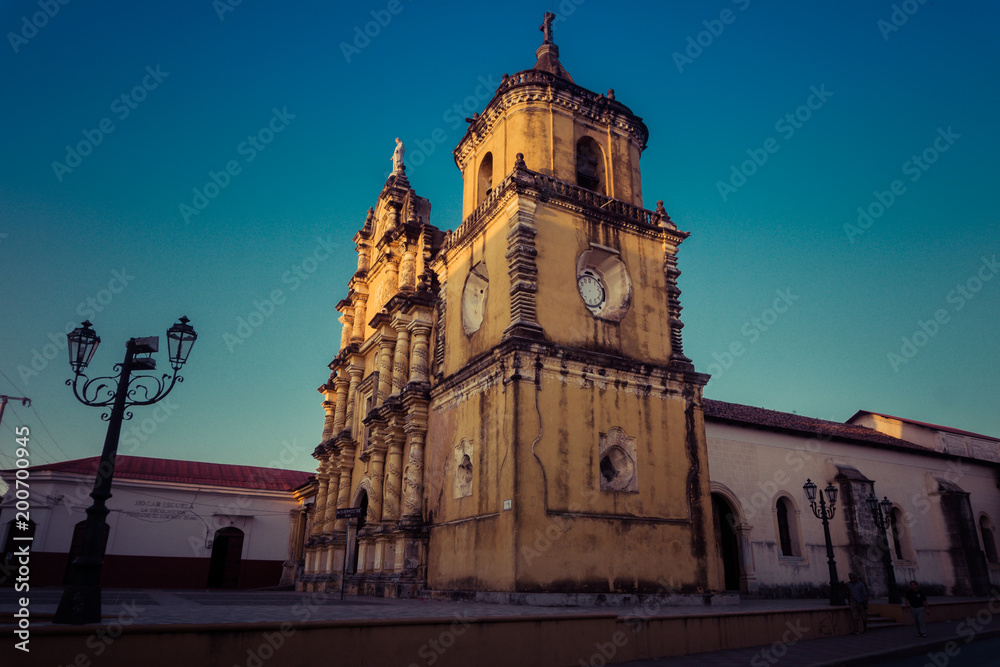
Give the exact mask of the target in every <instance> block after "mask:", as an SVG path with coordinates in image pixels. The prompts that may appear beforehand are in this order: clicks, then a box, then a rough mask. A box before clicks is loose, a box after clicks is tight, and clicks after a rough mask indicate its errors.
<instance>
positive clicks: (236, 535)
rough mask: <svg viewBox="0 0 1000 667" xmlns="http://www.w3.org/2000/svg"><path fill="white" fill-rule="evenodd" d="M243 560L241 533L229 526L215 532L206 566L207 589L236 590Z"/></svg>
mask: <svg viewBox="0 0 1000 667" xmlns="http://www.w3.org/2000/svg"><path fill="white" fill-rule="evenodd" d="M242 559H243V531H242V530H240V529H239V528H233V527H232V526H229V527H227V528H220V529H219V530H217V531H215V538H214V539H213V540H212V560H211V561H210V562H209V565H208V587H209V588H236V587H237V586H238V585H239V583H240V563H241V561H242Z"/></svg>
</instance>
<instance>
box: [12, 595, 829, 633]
mask: <svg viewBox="0 0 1000 667" xmlns="http://www.w3.org/2000/svg"><path fill="white" fill-rule="evenodd" d="M18 596H19V594H16V593H14V592H13V589H10V588H6V589H0V625H4V624H8V623H10V618H11V616H10V615H11V614H12V613H13V612H14V611H15V610H16V609H17V598H18ZM61 596H62V589H60V588H42V589H34V590H32V591H31V594H30V600H31V603H30V607H29V608H30V611H31V614H32V616H33V617H34V619H35V622H37V623H38V624H44V623H47V622H48V621H49V619H50V618H51V615H52V614H54V613H55V611H56V608H57V607H58V606H59V598H60V597H61ZM102 599H103V606H102V611H103V616H104V617H105V619H109V620H110V619H114V618H116V617H117V616H118V615H119V614H120V613H122V612H123V611H124V612H125V613H128V614H132V616H131V618H133V619H134V622H135V623H152V624H159V623H257V622H270V621H303V620H310V621H338V620H345V621H350V620H375V619H380V620H381V619H385V620H388V619H426V618H446V619H453V618H456V617H462V618H499V617H511V616H539V615H540V616H546V615H553V616H555V615H563V614H590V613H593V614H602V615H607V614H620V615H632V614H635V613H636V610H635V609H634V608H631V607H607V606H604V607H596V606H595V607H540V606H530V605H506V604H493V603H488V602H452V601H447V600H420V599H396V598H375V597H355V596H350V595H349V596H347V598H346V599H345V600H344V601H341V600H340V596H339V594H337V593H297V592H293V591H233V590H211V591H207V590H203V591H192V590H165V589H106V590H104V591H103V594H102ZM827 606H828V605H827V604H826V603H825V601H823V600H747V601H743V602H741V603H740V604H739V605H732V606H722V607H705V606H686V605H685V606H673V607H668V606H663V607H658V608H657V611H656V614H657V615H661V616H663V615H669V616H683V615H690V614H713V613H726V612H738V611H774V610H797V609H822V608H825V607H827ZM306 616H308V619H306V618H305V617H306Z"/></svg>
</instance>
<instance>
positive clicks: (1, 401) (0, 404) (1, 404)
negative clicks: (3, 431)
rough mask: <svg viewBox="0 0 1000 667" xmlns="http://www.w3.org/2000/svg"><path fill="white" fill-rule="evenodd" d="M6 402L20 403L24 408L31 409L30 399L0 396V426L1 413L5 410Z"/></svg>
mask: <svg viewBox="0 0 1000 667" xmlns="http://www.w3.org/2000/svg"><path fill="white" fill-rule="evenodd" d="M7 401H21V405H23V406H24V407H26V408H30V407H31V399H30V398H24V397H23V396H7V395H6V394H0V426H2V425H3V411H4V410H5V409H6V408H7Z"/></svg>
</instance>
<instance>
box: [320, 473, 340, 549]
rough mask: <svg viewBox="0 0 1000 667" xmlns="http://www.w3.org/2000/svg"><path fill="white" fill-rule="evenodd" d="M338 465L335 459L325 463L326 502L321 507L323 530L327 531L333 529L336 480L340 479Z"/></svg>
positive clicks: (335, 506)
mask: <svg viewBox="0 0 1000 667" xmlns="http://www.w3.org/2000/svg"><path fill="white" fill-rule="evenodd" d="M339 467H340V466H338V465H337V462H336V461H332V460H331V461H328V462H327V464H326V478H327V484H326V504H325V506H324V508H323V532H324V533H329V532H331V531H332V530H333V522H334V519H335V518H336V516H337V481H338V480H339V479H340V471H339V470H338V468H339Z"/></svg>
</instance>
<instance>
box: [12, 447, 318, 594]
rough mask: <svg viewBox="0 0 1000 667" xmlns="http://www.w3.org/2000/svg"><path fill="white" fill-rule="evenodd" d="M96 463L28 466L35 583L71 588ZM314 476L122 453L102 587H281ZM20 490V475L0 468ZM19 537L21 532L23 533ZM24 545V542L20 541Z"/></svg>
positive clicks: (91, 460) (110, 504)
mask: <svg viewBox="0 0 1000 667" xmlns="http://www.w3.org/2000/svg"><path fill="white" fill-rule="evenodd" d="M97 464H98V459H97V457H94V458H87V459H78V460H75V461H64V462H61V463H54V464H50V465H42V466H35V467H33V468H29V469H28V470H29V472H30V477H29V478H28V482H29V484H30V492H31V499H30V503H31V508H30V515H31V522H32V524H33V525H32V526H31V530H33V531H34V541H33V543H32V548H31V583H32V585H35V586H53V585H62V584H63V583H65V582H67V581H68V579H67V577H68V576H69V572H70V563H71V562H72V560H73V559H74V558H75V557H76V555H77V554H78V553H79V549H80V542H81V539H82V534H83V533H82V531H83V526H84V523H85V520H86V514H85V510H86V508H87V507H88V506H89V505H90V504H91V499H90V497H89V494H90V491H91V490H92V488H93V485H94V477H95V474H96V471H97ZM310 475H311V474H310V473H308V472H300V471H294V470H281V469H276V468H258V467H253V466H237V465H222V464H217V463H200V462H194V461H172V460H167V459H154V458H140V457H134V456H119V457H118V458H117V461H116V466H115V476H114V485H113V488H112V494H113V495H112V497H111V498H110V499H109V500H108V503H107V504H108V508H109V509H110V514H109V515H108V518H107V523H108V533H107V547H106V555H105V558H104V567H103V571H102V574H101V583H102V585H104V586H111V587H156V588H206V587H209V588H211V587H225V588H258V587H265V586H277V585H278V584H279V581H280V579H281V576H282V567H283V565H284V561H285V556H286V553H287V544H288V536H289V521H290V519H291V521H292V522H293V524H294V523H295V522H296V521H298V520H299V518H300V516H301V515H302V514H303V512H302V510H301V507H300V501H299V500H297V499H296V497H295V496H294V495H293V493H292V490H293V489H295V488H296V487H299V486H301V485H303V484H305V483H306V482H307V481H308V479H309V478H310ZM0 477H2V478H3V479H4V480H5V481H6V482H7V483H8V484H10V485H11V487H12V488H13V486H14V482H13V478H14V475H13V471H12V470H6V471H0ZM13 496H14V493H13V492H12V491H9V492H8V493H7V494H6V495H5V496H4V498H3V501H2V502H0V536H2V537H3V542H2V544H3V545H4V552H3V557H2V559H0V585H10V584H11V581H12V577H11V572H12V571H13V568H12V567H11V563H12V554H13V552H14V549H15V547H14V544H15V543H14V541H13V540H12V537H13V532H14V530H13V529H14V526H13V522H14V513H15V507H14V505H15V499H14V497H13ZM19 534H20V533H19ZM20 544H23V542H21V543H20Z"/></svg>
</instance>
